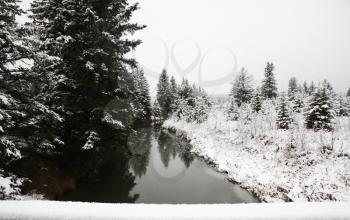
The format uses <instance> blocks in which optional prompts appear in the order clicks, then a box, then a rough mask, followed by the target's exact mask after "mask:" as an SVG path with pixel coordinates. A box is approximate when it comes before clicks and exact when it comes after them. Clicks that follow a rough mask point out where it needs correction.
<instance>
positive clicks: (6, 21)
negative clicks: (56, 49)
mask: <svg viewBox="0 0 350 220" xmlns="http://www.w3.org/2000/svg"><path fill="white" fill-rule="evenodd" d="M17 2H18V1H16V0H3V1H1V2H0V170H1V168H3V166H5V165H7V164H8V163H9V162H11V161H12V160H15V159H19V158H20V157H21V152H20V149H23V148H25V147H26V146H28V141H29V142H30V140H31V138H28V136H29V134H28V132H29V133H32V132H33V131H30V130H29V129H27V128H28V125H29V121H30V120H31V119H33V118H34V115H38V114H34V113H35V112H36V113H38V112H39V114H40V109H38V107H37V105H36V103H35V102H34V100H33V95H32V94H31V88H32V84H30V83H29V81H28V79H29V78H31V74H30V73H29V70H30V67H25V66H23V65H21V64H23V63H24V62H25V61H26V60H27V59H28V58H31V53H30V51H29V50H28V49H29V48H27V47H26V42H24V40H23V36H22V34H21V30H20V28H19V27H18V25H17V24H16V20H15V16H17V15H20V14H22V10H21V9H20V8H19V6H18V5H17ZM34 81H35V80H34ZM27 131H28V132H27ZM28 139H29V140H28ZM31 147H32V146H31Z"/></svg>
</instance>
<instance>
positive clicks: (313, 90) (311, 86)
mask: <svg viewBox="0 0 350 220" xmlns="http://www.w3.org/2000/svg"><path fill="white" fill-rule="evenodd" d="M315 91H316V87H315V83H314V81H312V82H311V84H310V87H309V95H312V94H313V93H314V92H315Z"/></svg>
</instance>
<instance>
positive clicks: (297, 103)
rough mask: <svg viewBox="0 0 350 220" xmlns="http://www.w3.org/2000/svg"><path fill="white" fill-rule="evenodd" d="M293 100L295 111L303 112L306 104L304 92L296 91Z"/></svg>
mask: <svg viewBox="0 0 350 220" xmlns="http://www.w3.org/2000/svg"><path fill="white" fill-rule="evenodd" d="M291 102H292V103H291V104H292V108H293V112H295V113H301V112H302V111H303V108H304V107H305V104H304V97H303V94H302V93H295V94H294V96H293V99H292V100H291Z"/></svg>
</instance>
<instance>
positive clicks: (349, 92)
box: [346, 88, 350, 97]
mask: <svg viewBox="0 0 350 220" xmlns="http://www.w3.org/2000/svg"><path fill="white" fill-rule="evenodd" d="M346 96H347V97H350V88H349V90H348V93H347V94H346Z"/></svg>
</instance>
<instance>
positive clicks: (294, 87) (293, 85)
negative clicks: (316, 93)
mask: <svg viewBox="0 0 350 220" xmlns="http://www.w3.org/2000/svg"><path fill="white" fill-rule="evenodd" d="M297 91H298V82H297V78H295V77H292V78H290V80H289V84H288V97H289V99H290V100H291V99H293V97H294V95H295V93H296V92H297Z"/></svg>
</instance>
